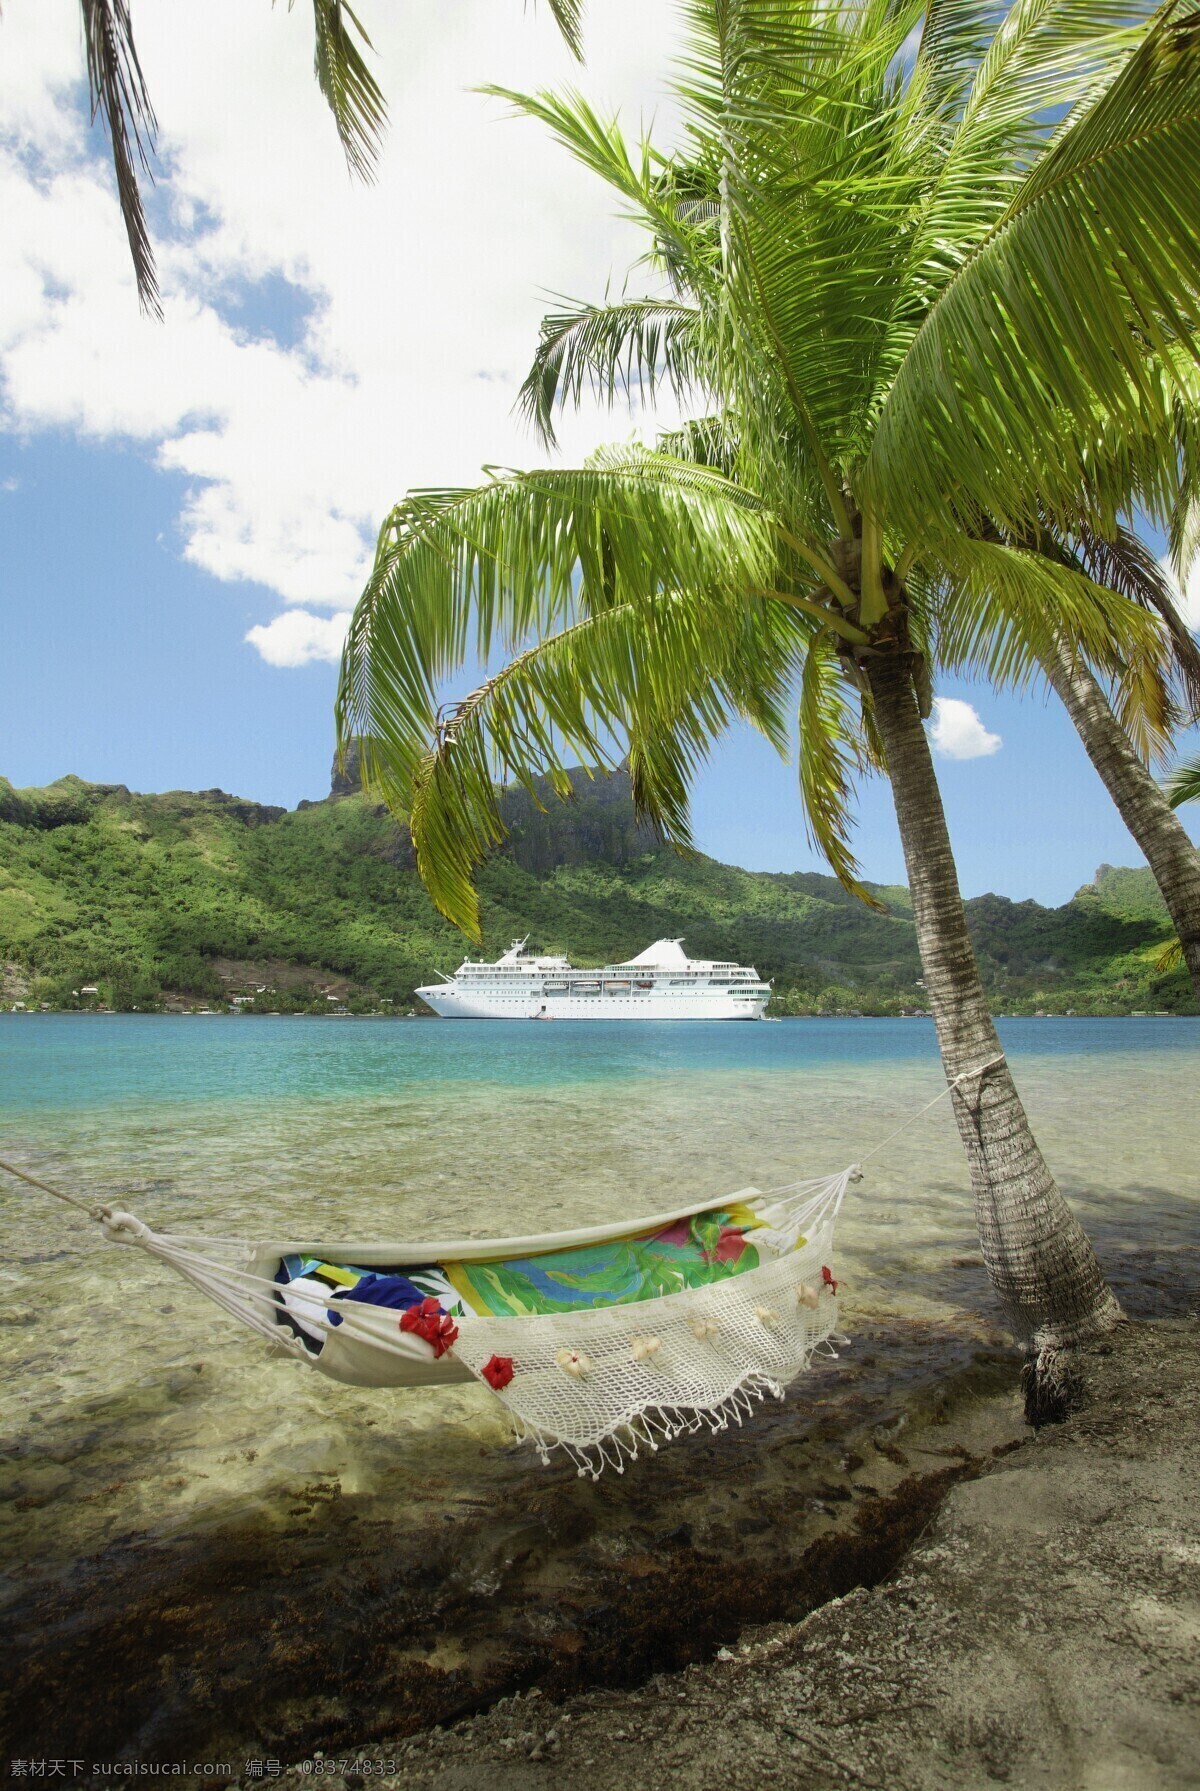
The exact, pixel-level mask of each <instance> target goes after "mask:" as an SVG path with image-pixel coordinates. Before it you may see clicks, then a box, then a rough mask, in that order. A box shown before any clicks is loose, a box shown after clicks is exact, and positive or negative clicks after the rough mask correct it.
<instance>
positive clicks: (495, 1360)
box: [479, 1356, 513, 1393]
mask: <svg viewBox="0 0 1200 1791" xmlns="http://www.w3.org/2000/svg"><path fill="white" fill-rule="evenodd" d="M479 1372H480V1374H482V1376H483V1378H484V1380H485V1381H486V1382H487V1384H488V1386H489V1387H491V1388H493V1389H494V1390H495V1391H496V1392H497V1393H498V1392H499V1391H500V1389H501V1387H507V1385H508V1383H509V1381H511V1379H512V1377H513V1359H512V1357H511V1356H491V1357H489V1358H488V1360H487V1361H486V1362H485V1363H484V1365H483V1367H482V1368H481V1369H480V1370H479Z"/></svg>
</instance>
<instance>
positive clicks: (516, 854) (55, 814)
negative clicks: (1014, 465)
mask: <svg viewBox="0 0 1200 1791" xmlns="http://www.w3.org/2000/svg"><path fill="white" fill-rule="evenodd" d="M573 783H574V788H575V792H576V795H575V800H574V801H572V802H569V803H565V804H564V803H559V802H557V801H553V800H550V801H549V802H548V806H547V809H546V810H545V811H544V812H543V811H542V810H540V809H539V808H538V807H537V805H535V804H534V803H533V802H532V801H531V800H530V798H529V797H528V796H527V795H526V793H525V792H524V791H520V790H517V791H510V792H507V793H506V794H505V796H504V799H503V800H504V813H505V820H506V824H507V825H508V828H509V839H508V841H507V844H506V845H505V847H504V848H503V849H502V850H501V851H499V852H497V853H496V854H495V855H494V856H493V857H492V858H491V860H490V861H489V862H488V864H487V865H486V866H485V867H484V871H483V875H482V878H481V884H482V890H483V895H484V917H485V927H486V941H485V943H486V948H487V953H488V955H489V956H495V955H496V954H497V953H498V952H499V951H500V950H502V949H503V948H504V947H506V946H507V945H508V944H509V943H510V941H511V940H512V939H513V938H514V937H517V936H520V935H524V934H526V933H528V934H529V935H530V936H531V938H532V940H533V942H534V943H535V944H536V945H537V946H538V947H539V948H541V949H544V950H563V951H569V952H570V953H571V955H572V957H573V958H574V959H575V960H576V961H577V962H580V963H604V962H605V961H612V960H615V959H621V958H625V957H628V956H630V955H631V954H632V953H633V952H635V951H638V950H640V949H641V948H642V947H643V946H644V945H646V944H647V943H648V942H649V941H650V940H652V939H656V938H659V937H663V936H670V937H676V936H680V935H682V936H683V937H684V938H685V939H686V941H687V947H688V950H689V951H690V952H691V953H692V954H693V955H695V956H697V957H710V956H711V957H720V958H732V959H735V960H737V961H738V962H740V963H749V964H754V965H756V966H757V968H758V970H759V971H760V973H761V974H762V975H764V976H768V977H772V978H774V980H775V983H776V990H777V994H776V1000H775V1003H774V1011H777V1012H784V1013H815V1012H846V1011H855V1010H861V1011H863V1012H869V1013H897V1012H900V1011H902V1010H904V1009H906V1008H907V1009H913V1008H920V1007H922V1006H923V1005H924V991H923V989H922V987H921V986H920V982H919V978H920V965H919V962H918V958H917V950H916V940H915V935H914V931H913V926H912V922H911V920H910V918H909V907H908V895H907V891H905V890H903V889H898V888H885V887H881V886H875V890H874V893H875V894H876V896H877V897H878V899H879V900H880V902H881V903H882V909H881V910H880V911H873V910H871V909H868V908H866V907H864V906H863V905H862V904H861V903H859V902H857V901H856V900H854V899H853V898H852V897H851V896H849V895H847V893H846V892H845V890H843V889H842V888H841V886H840V884H838V883H837V882H836V881H835V879H834V878H832V877H824V876H820V875H816V874H814V873H809V872H796V873H793V874H788V875H782V874H775V873H767V872H759V871H743V870H739V869H737V868H736V867H734V866H731V865H723V864H718V863H716V862H715V861H714V860H713V859H709V858H704V857H695V858H686V859H685V858H680V857H678V856H677V855H676V854H675V853H674V852H673V851H671V850H670V849H668V848H667V847H665V846H663V845H662V844H661V843H660V842H659V840H658V839H657V838H656V836H655V835H654V834H653V833H652V832H650V831H649V830H647V829H646V828H644V827H640V826H639V825H638V824H637V822H636V821H635V818H634V814H633V808H632V804H631V802H630V798H629V785H628V779H627V778H625V777H624V776H623V775H622V774H617V775H616V776H614V777H611V778H607V779H602V780H597V781H595V782H592V781H590V780H588V779H587V778H586V776H585V775H584V774H583V773H578V774H576V776H575V777H574V779H573ZM968 912H969V915H970V920H971V928H972V932H973V934H974V937H975V942H976V946H977V949H978V952H979V957H980V961H981V964H982V967H983V973H984V977H985V981H986V982H987V985H988V987H989V989H990V990H991V991H992V993H993V995H994V998H995V1005H996V1006H997V1008H998V1009H999V1010H1000V1011H1005V1012H1029V1011H1034V1010H1036V1009H1039V1008H1040V1009H1044V1010H1045V1011H1047V1012H1062V1011H1065V1010H1067V1009H1073V1010H1075V1011H1076V1012H1096V1013H1126V1012H1129V1011H1132V1010H1137V1009H1150V1010H1155V1011H1161V1010H1168V1011H1177V1012H1191V1011H1194V1008H1193V1005H1192V1002H1191V998H1190V989H1189V986H1188V983H1187V979H1186V977H1185V976H1184V974H1183V973H1182V972H1179V971H1176V972H1173V973H1171V974H1169V975H1166V976H1162V975H1159V974H1158V973H1157V972H1156V970H1155V961H1156V959H1157V958H1158V956H1159V954H1160V952H1161V951H1162V949H1163V946H1164V945H1165V944H1166V943H1167V942H1168V941H1169V939H1170V938H1171V929H1170V925H1169V923H1168V921H1167V918H1166V914H1165V911H1164V909H1163V906H1162V903H1161V900H1160V899H1159V896H1158V891H1157V889H1156V888H1155V886H1154V883H1153V881H1152V879H1151V877H1150V873H1149V872H1148V871H1145V870H1114V869H1112V868H1111V867H1110V866H1107V865H1103V866H1101V868H1100V870H1099V871H1098V872H1097V874H1096V878H1095V880H1094V881H1093V882H1092V883H1089V884H1087V885H1085V886H1084V888H1082V889H1081V890H1079V892H1078V893H1077V894H1076V895H1075V897H1074V898H1073V899H1072V900H1071V901H1070V902H1068V903H1066V904H1065V905H1064V906H1063V907H1061V908H1043V907H1040V906H1039V905H1038V904H1037V903H1036V902H1010V901H1008V900H1007V899H1006V898H1004V897H1002V896H992V895H989V896H983V897H980V898H979V899H978V900H976V901H972V902H970V903H968ZM463 955H464V948H463V941H462V939H461V937H460V935H458V934H457V933H456V932H454V930H453V929H452V928H450V927H449V926H448V925H447V924H446V923H445V922H444V921H443V920H441V919H440V917H439V916H438V915H437V914H435V912H434V911H433V909H432V907H431V906H430V904H429V901H428V898H427V897H426V895H425V893H424V890H423V889H422V887H421V884H420V881H419V879H418V877H417V874H416V871H415V868H414V865H413V855H412V847H411V843H410V841H409V838H408V835H407V833H406V831H405V830H404V829H403V828H401V827H399V826H397V824H396V823H395V822H394V821H393V820H392V819H391V818H390V817H389V816H388V815H387V813H386V812H385V811H384V810H383V809H382V808H380V807H379V806H378V805H377V804H375V803H374V802H372V801H370V800H368V799H367V798H366V797H365V796H363V795H362V794H361V792H359V791H358V790H357V789H356V788H355V784H354V778H353V775H351V776H350V777H348V778H342V779H340V780H338V779H335V786H334V794H333V795H332V796H330V797H328V798H326V799H325V800H324V801H321V802H314V803H301V804H300V806H299V808H297V809H296V810H295V811H292V812H289V811H287V810H284V809H279V808H268V807H264V806H263V805H262V804H260V803H256V802H249V801H245V800H242V799H240V798H237V797H233V796H228V795H226V794H225V793H224V792H223V791H221V790H205V791H200V792H199V793H189V792H180V791H173V792H170V793H168V794H166V795H159V796H143V795H137V794H134V793H132V792H131V791H129V790H127V789H126V788H125V787H124V785H121V784H115V785H114V784H89V783H85V782H84V781H83V780H82V779H80V778H76V777H66V778H62V779H60V780H59V781H58V782H57V783H54V784H51V785H49V786H48V787H47V788H45V789H40V790H16V789H14V788H13V786H12V785H11V784H9V783H8V782H7V781H6V780H4V779H2V778H0V966H2V977H3V981H2V982H0V1000H4V1001H5V1002H6V1004H11V1002H13V1001H25V1002H26V1003H33V1002H46V1003H49V1004H50V1005H51V1006H54V1007H60V1006H65V1007H80V1006H89V1005H90V1006H95V1005H97V1004H99V1003H103V1004H105V1005H110V1006H114V1007H119V1008H131V1007H138V1008H145V1007H151V1006H163V1005H165V1006H176V1005H189V1006H190V1005H195V1004H196V1003H197V1002H208V1001H211V1002H216V1001H219V1000H229V999H232V997H233V996H234V995H235V994H236V995H239V996H241V997H243V1001H242V1005H243V1006H244V1007H249V1008H250V1009H251V1011H254V1010H256V1009H258V1010H261V1009H264V1008H265V1009H268V1010H270V1011H291V1010H293V1009H297V1008H311V1009H321V1010H324V1009H326V1008H327V1007H328V1006H330V1005H334V1004H335V1003H336V1004H337V1005H346V1006H349V1007H350V1008H351V1009H352V1010H355V1011H364V1010H369V1009H374V1008H377V1007H378V1006H380V1004H384V1003H386V1004H390V1005H391V1006H392V1007H393V1008H395V1007H405V1008H406V1007H408V1006H409V1005H411V1003H412V1000H413V995H412V991H413V989H414V987H415V985H416V984H418V983H420V982H423V981H425V980H427V978H428V977H429V975H430V973H431V972H433V971H435V970H452V969H453V968H454V967H455V966H456V965H457V964H458V963H459V962H460V961H461V959H462V957H463ZM88 990H94V991H95V993H94V994H89V993H88V992H87V991H88ZM246 996H249V997H251V999H250V1000H249V1001H246V1000H245V999H244V998H245V997H246ZM330 997H333V998H335V999H334V1002H331V1001H330V999H329V998H330Z"/></svg>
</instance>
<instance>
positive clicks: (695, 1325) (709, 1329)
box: [688, 1318, 721, 1343]
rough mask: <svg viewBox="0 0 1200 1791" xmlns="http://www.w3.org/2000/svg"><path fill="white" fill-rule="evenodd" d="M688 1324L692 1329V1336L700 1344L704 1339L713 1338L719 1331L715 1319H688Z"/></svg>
mask: <svg viewBox="0 0 1200 1791" xmlns="http://www.w3.org/2000/svg"><path fill="white" fill-rule="evenodd" d="M688 1323H689V1324H690V1325H691V1327H692V1336H693V1337H695V1338H698V1339H699V1341H700V1342H701V1343H703V1342H704V1339H705V1338H706V1337H715V1336H716V1334H717V1332H718V1331H719V1330H720V1329H721V1326H720V1323H719V1321H718V1320H717V1319H715V1318H690V1319H689V1320H688Z"/></svg>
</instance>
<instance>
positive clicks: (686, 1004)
mask: <svg viewBox="0 0 1200 1791" xmlns="http://www.w3.org/2000/svg"><path fill="white" fill-rule="evenodd" d="M417 994H418V995H419V996H420V997H421V999H422V1001H424V1002H426V1003H427V1004H428V1005H429V1006H430V1007H431V1008H432V1009H433V1011H434V1013H435V1014H437V1015H438V1016H439V1017H440V1018H441V1019H443V1020H538V1019H543V1020H761V1019H762V1016H763V1009H764V1008H765V1007H766V1005H767V997H766V996H765V995H724V994H719V995H713V996H711V997H710V996H707V995H691V994H680V995H532V994H531V995H524V994H520V993H518V992H517V991H516V990H514V991H513V993H512V994H511V995H508V994H505V995H488V994H484V993H482V992H479V993H474V992H472V993H467V992H466V991H463V990H459V989H455V988H451V987H449V986H446V987H431V988H425V989H418V990H417Z"/></svg>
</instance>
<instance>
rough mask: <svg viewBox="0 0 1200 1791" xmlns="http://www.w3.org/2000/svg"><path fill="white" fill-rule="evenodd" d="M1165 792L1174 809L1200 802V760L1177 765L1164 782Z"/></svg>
mask: <svg viewBox="0 0 1200 1791" xmlns="http://www.w3.org/2000/svg"><path fill="white" fill-rule="evenodd" d="M1163 790H1164V792H1165V793H1166V798H1167V801H1168V802H1169V803H1170V804H1171V807H1172V808H1181V807H1182V806H1183V804H1184V803H1185V802H1200V759H1192V760H1190V761H1188V762H1187V763H1185V764H1182V765H1176V767H1175V769H1174V771H1172V773H1171V775H1170V777H1168V778H1166V779H1165V780H1164V783H1163Z"/></svg>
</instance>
